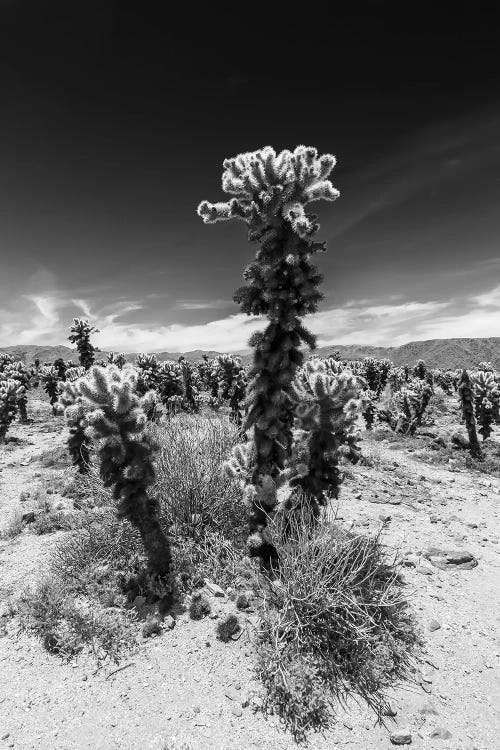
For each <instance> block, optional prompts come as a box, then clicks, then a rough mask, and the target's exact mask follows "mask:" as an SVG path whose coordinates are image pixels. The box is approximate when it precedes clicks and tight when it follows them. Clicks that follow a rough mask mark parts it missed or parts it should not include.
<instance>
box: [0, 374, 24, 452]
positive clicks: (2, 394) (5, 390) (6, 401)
mask: <svg viewBox="0 0 500 750" xmlns="http://www.w3.org/2000/svg"><path fill="white" fill-rule="evenodd" d="M25 392H26V391H25V388H24V386H23V385H20V384H19V383H18V382H17V381H16V380H12V379H10V378H5V379H4V378H3V377H2V376H0V443H3V442H5V436H6V434H7V430H8V429H9V426H10V425H11V423H12V422H13V421H14V419H15V418H16V415H17V412H18V404H19V399H20V398H22V397H23V395H24V394H25Z"/></svg>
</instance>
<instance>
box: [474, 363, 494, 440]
mask: <svg viewBox="0 0 500 750" xmlns="http://www.w3.org/2000/svg"><path fill="white" fill-rule="evenodd" d="M472 384H473V386H474V410H475V416H476V420H477V422H478V424H479V432H480V434H481V435H482V436H483V440H487V439H488V438H489V437H490V435H491V433H492V426H493V424H495V423H496V424H500V388H499V386H498V384H497V383H496V381H495V377H494V375H493V371H492V370H480V371H479V372H477V373H475V374H473V376H472Z"/></svg>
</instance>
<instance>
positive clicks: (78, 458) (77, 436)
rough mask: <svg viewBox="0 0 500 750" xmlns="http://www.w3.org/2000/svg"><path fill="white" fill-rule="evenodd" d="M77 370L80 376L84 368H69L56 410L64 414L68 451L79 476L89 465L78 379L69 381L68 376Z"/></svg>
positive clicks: (84, 416) (79, 381)
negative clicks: (67, 430)
mask: <svg viewBox="0 0 500 750" xmlns="http://www.w3.org/2000/svg"><path fill="white" fill-rule="evenodd" d="M76 369H79V370H81V372H82V374H85V373H86V372H87V370H85V368H83V367H81V368H69V369H68V371H67V378H66V380H65V382H64V383H63V384H62V386H61V395H60V396H59V402H58V405H57V410H58V411H59V412H62V413H64V416H65V417H66V422H67V424H68V428H69V435H68V451H69V454H70V456H71V458H72V460H73V465H74V466H77V467H78V471H79V472H80V474H86V473H87V472H88V470H89V465H90V449H89V445H88V442H87V441H86V436H85V430H86V428H87V427H88V422H87V418H86V405H85V400H84V398H83V396H82V393H81V391H80V383H81V382H82V380H81V375H80V378H74V379H71V377H70V376H69V375H68V373H70V372H71V371H72V370H73V371H74V370H76Z"/></svg>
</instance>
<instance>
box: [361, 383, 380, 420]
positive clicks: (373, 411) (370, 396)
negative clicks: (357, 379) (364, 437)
mask: <svg viewBox="0 0 500 750" xmlns="http://www.w3.org/2000/svg"><path fill="white" fill-rule="evenodd" d="M376 398H377V394H376V393H375V391H371V390H370V389H367V390H365V391H363V398H362V407H361V414H362V415H363V419H364V420H365V425H366V429H367V430H372V429H373V425H374V423H375V418H376V416H377V407H376V406H375V400H376Z"/></svg>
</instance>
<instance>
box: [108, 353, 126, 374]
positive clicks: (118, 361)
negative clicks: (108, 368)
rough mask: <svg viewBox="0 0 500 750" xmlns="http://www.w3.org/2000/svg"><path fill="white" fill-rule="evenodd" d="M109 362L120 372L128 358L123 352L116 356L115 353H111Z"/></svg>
mask: <svg viewBox="0 0 500 750" xmlns="http://www.w3.org/2000/svg"><path fill="white" fill-rule="evenodd" d="M107 362H108V364H110V365H116V366H117V367H118V368H119V369H120V370H121V369H122V367H123V366H124V365H125V364H126V363H127V358H126V356H125V355H124V353H123V352H120V354H115V352H109V354H108V358H107Z"/></svg>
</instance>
